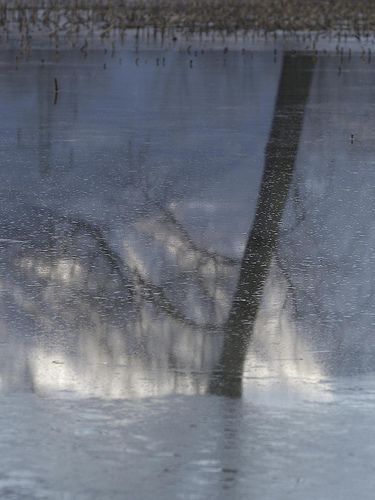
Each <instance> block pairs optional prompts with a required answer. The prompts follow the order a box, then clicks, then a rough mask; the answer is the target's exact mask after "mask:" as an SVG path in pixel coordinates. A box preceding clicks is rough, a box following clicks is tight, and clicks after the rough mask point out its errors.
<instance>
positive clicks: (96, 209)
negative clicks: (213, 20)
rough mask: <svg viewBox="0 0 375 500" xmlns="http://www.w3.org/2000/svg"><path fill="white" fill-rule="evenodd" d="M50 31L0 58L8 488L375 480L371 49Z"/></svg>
mask: <svg viewBox="0 0 375 500" xmlns="http://www.w3.org/2000/svg"><path fill="white" fill-rule="evenodd" d="M42 45H43V44H42ZM42 45H41V46H40V47H39V48H36V49H35V50H33V52H32V53H31V57H30V59H29V60H28V61H23V60H16V58H15V54H16V52H15V51H14V50H11V49H9V50H5V49H3V52H2V56H3V57H2V64H1V65H0V109H1V116H2V120H1V123H0V146H1V147H0V151H1V153H0V162H1V163H0V164H1V168H0V200H1V204H0V212H1V217H0V308H1V314H0V343H1V350H0V360H1V362H0V382H1V383H0V387H1V392H2V396H1V401H2V405H1V410H0V419H1V420H2V423H3V425H2V426H1V427H2V429H3V431H2V433H0V450H1V456H2V457H3V458H2V459H1V462H0V463H1V474H0V492H1V496H2V498H64V499H65V498H90V499H91V498H98V499H99V498H155V497H156V498H192V499H193V498H194V499H195V498H202V499H203V498H204V499H206V498H228V497H231V498H247V497H248V496H249V495H251V497H252V498H262V499H263V498H272V499H274V498H301V497H303V498H314V499H315V498H331V497H332V495H333V494H334V495H338V497H339V498H348V499H349V498H350V499H351V498H353V496H354V495H355V494H357V495H358V493H360V495H361V498H372V490H373V479H372V478H373V474H372V462H373V460H374V458H375V456H374V455H375V452H374V450H373V446H372V444H371V439H369V437H370V435H371V434H370V433H371V428H372V427H373V424H374V423H375V421H374V417H373V413H374V412H373V410H374V409H375V404H374V389H375V383H374V382H375V378H374V369H373V366H374V360H375V357H374V354H375V343H374V341H373V339H372V336H373V326H374V324H375V323H374V321H375V316H374V314H375V313H374V311H373V309H374V299H373V294H372V281H373V277H372V274H373V271H372V269H373V264H374V262H373V261H374V258H375V254H374V251H373V245H372V240H373V237H374V235H373V233H374V231H373V227H372V226H373V224H372V221H373V215H374V214H373V212H374V211H375V204H374V203H375V202H374V196H373V195H374V190H375V178H374V173H373V172H374V168H373V167H374V160H373V148H374V146H373V140H372V132H371V131H372V126H371V123H372V118H371V117H372V114H373V113H372V111H373V110H372V108H373V107H374V104H373V102H372V101H373V94H374V90H373V80H374V75H375V72H374V66H373V63H371V61H368V60H367V59H366V58H363V54H362V53H361V52H355V51H353V54H352V55H351V57H349V56H348V54H347V53H345V58H343V56H341V57H340V55H337V54H336V52H335V51H334V50H333V51H331V52H330V53H327V54H326V55H321V56H320V57H318V58H316V57H315V56H314V55H313V54H311V53H303V52H294V51H293V52H287V51H286V52H284V53H283V51H282V49H281V48H280V46H278V47H277V51H276V52H275V51H274V47H273V46H272V47H271V46H267V45H265V46H263V47H261V48H260V47H259V46H252V47H247V48H246V50H241V48H240V47H238V48H235V47H232V46H231V47H230V50H229V51H227V50H223V48H222V47H221V46H220V47H219V44H218V45H217V46H218V48H217V49H216V50H215V49H214V48H212V47H215V44H212V43H211V46H210V47H206V46H205V45H204V44H198V43H195V44H191V43H190V42H187V43H186V46H185V47H184V46H183V45H179V46H178V47H176V48H163V47H160V46H158V47H153V46H152V45H151V46H148V47H140V48H138V49H136V48H134V47H133V46H126V47H122V48H121V47H119V46H116V47H114V46H111V44H108V46H105V45H103V46H102V47H101V46H100V45H99V46H97V47H96V48H95V49H91V50H89V51H88V52H87V54H85V53H84V52H82V51H79V50H77V49H65V50H61V51H60V53H59V54H56V53H55V51H54V49H52V48H48V47H47V48H45V47H43V46H42ZM203 47H204V48H203ZM55 79H56V80H57V85H58V92H55V83H54V81H55ZM124 471H125V472H124Z"/></svg>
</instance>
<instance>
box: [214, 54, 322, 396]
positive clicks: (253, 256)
mask: <svg viewBox="0 0 375 500" xmlns="http://www.w3.org/2000/svg"><path fill="white" fill-rule="evenodd" d="M313 68H314V58H313V57H312V56H310V55H296V56H294V55H292V54H289V53H287V54H285V55H284V59H283V64H282V71H281V76H280V81H279V89H278V95H277V100H276V104H275V110H274V116H273V121H272V127H271V132H270V136H269V139H268V143H267V147H266V150H265V167H264V173H263V178H262V182H261V188H260V193H259V196H258V203H257V209H256V213H255V218H254V224H253V227H252V230H251V231H250V234H249V237H248V241H247V244H246V248H245V251H244V255H243V259H242V263H241V269H240V274H239V279H238V284H237V288H236V291H235V294H234V298H233V302H232V307H231V310H230V312H229V316H228V320H227V322H226V325H225V330H224V341H223V350H222V355H221V359H220V361H219V364H218V367H217V369H216V370H215V371H214V373H213V375H212V379H211V384H210V392H211V393H213V394H221V395H226V396H230V397H240V396H241V388H242V373H243V366H244V362H245V357H246V352H247V348H248V344H249V340H250V338H251V333H252V329H253V324H254V320H255V317H256V314H257V310H258V307H259V303H260V300H261V296H262V289H263V285H264V282H265V279H266V276H267V273H268V269H269V265H270V261H271V258H272V255H273V252H274V249H275V247H276V244H277V240H278V232H279V224H280V222H281V218H282V214H283V210H284V205H285V202H286V199H287V196H288V191H289V186H290V183H291V180H292V177H293V170H294V165H295V160H296V156H297V151H298V144H299V141H300V136H301V131H302V125H303V117H304V112H305V106H306V102H307V99H308V95H309V90H310V85H311V80H312V75H313Z"/></svg>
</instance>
